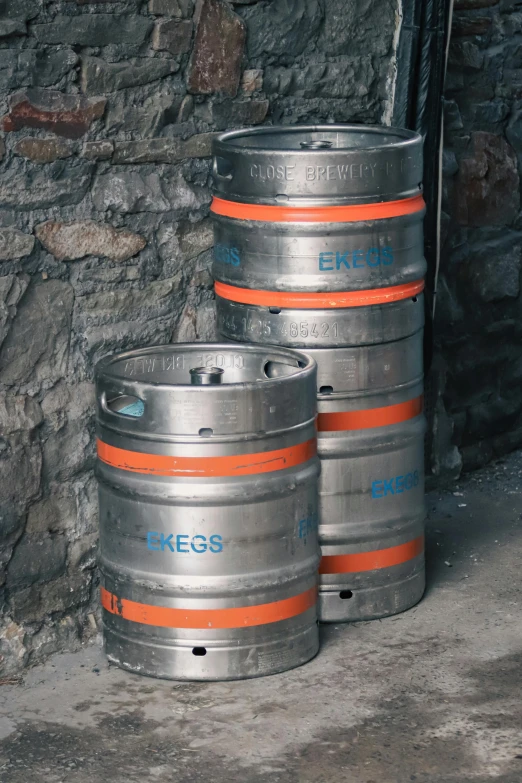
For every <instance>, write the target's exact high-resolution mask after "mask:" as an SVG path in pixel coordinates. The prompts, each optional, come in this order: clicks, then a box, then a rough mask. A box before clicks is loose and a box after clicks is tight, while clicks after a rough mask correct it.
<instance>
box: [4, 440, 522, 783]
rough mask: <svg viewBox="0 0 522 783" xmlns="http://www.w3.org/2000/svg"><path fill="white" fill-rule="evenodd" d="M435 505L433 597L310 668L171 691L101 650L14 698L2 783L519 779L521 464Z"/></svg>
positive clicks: (354, 636)
mask: <svg viewBox="0 0 522 783" xmlns="http://www.w3.org/2000/svg"><path fill="white" fill-rule="evenodd" d="M428 507H429V511H430V521H429V524H428V566H429V572H428V590H427V593H426V596H425V598H424V600H423V601H422V602H421V603H420V604H419V606H417V607H416V608H414V609H413V610H411V611H409V612H407V613H405V614H402V615H399V616H397V617H393V618H390V619H387V620H383V621H377V622H371V623H359V624H356V625H351V626H331V627H324V628H323V647H322V651H321V653H320V655H319V656H318V657H317V658H316V659H315V660H314V661H312V662H311V663H309V664H308V665H306V666H304V667H302V668H300V669H297V670H294V671H292V672H288V673H286V674H282V675H277V676H274V677H268V678H265V679H259V680H250V681H243V682H235V683H212V684H199V683H188V684H182V683H179V684H177V683H173V682H161V681H157V680H150V679H145V678H140V677H138V676H134V675H130V674H126V673H123V672H121V671H119V670H117V669H114V668H109V667H108V666H107V664H106V662H105V660H104V656H103V653H102V651H101V649H100V648H99V647H96V646H92V647H90V648H88V649H86V650H83V651H82V652H80V653H76V654H65V655H60V656H56V657H54V658H53V659H52V660H51V661H49V663H48V664H47V665H46V666H43V667H40V668H36V669H33V670H31V671H29V672H28V673H27V675H26V676H25V678H24V681H23V683H21V684H19V685H4V686H3V687H2V688H0V739H2V741H1V742H0V781H2V783H32V781H35V783H73V782H74V783H134V782H136V783H138V781H139V783H144V782H145V781H146V782H147V783H148V781H158V783H167V782H168V783H170V781H172V782H174V781H175V783H192V782H196V781H198V782H199V781H201V783H269V782H270V783H341V782H342V783H407V781H418V783H423V782H424V781H430V782H431V781H433V782H434V783H435V781H436V782H437V783H446V782H447V783H450V782H453V781H458V783H462V781H473V782H474V783H483V782H484V783H485V782H486V781H488V782H489V781H499V782H502V783H518V781H522V698H521V697H522V690H521V680H522V601H521V580H522V574H521V567H522V522H521V519H522V454H520V453H519V454H515V455H513V456H511V457H510V458H508V459H507V460H506V461H504V462H503V463H497V464H496V465H494V466H492V467H490V468H488V469H486V470H483V471H480V472H478V473H476V474H474V475H473V476H472V477H471V478H469V479H466V480H465V481H463V482H461V484H460V485H459V487H454V488H453V489H452V491H449V492H444V493H440V492H436V493H432V494H430V495H429V496H428Z"/></svg>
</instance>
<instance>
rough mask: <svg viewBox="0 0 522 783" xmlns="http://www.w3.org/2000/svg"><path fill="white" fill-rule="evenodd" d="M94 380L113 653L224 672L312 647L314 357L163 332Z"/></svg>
mask: <svg viewBox="0 0 522 783" xmlns="http://www.w3.org/2000/svg"><path fill="white" fill-rule="evenodd" d="M96 387H97V388H96V391H97V401H98V413H97V436H98V444H97V445H98V462H97V477H98V483H99V502H100V556H99V566H100V572H101V581H102V607H103V623H104V636H105V646H106V651H107V654H108V656H109V659H110V660H111V661H113V662H115V663H116V664H118V665H119V666H121V667H123V668H125V669H128V670H130V671H134V672H137V673H140V674H148V675H151V676H155V677H166V678H174V679H192V680H226V679H237V678H243V677H254V676H260V675H263V674H273V673H275V672H280V671H284V670H286V669H289V668H292V667H294V666H298V665H299V664H301V663H304V662H305V661H308V660H309V659H310V658H312V657H313V656H314V655H315V654H316V652H317V650H318V646H319V639H318V628H317V568H318V565H319V560H320V553H319V547H318V542H317V523H318V509H317V503H318V493H317V480H318V475H319V460H318V458H317V448H316V427H315V420H316V409H317V404H316V365H315V362H314V360H313V359H311V358H310V357H309V356H307V355H303V354H301V353H298V352H294V351H289V350H288V349H285V348H278V347H274V348H272V347H267V348H265V347H264V346H250V345H240V346H234V345H230V344H227V345H202V344H192V345H167V346H163V347H154V348H146V349H141V350H136V351H130V352H128V353H124V354H120V355H118V356H115V357H109V358H107V359H104V360H102V361H101V362H100V363H99V364H98V367H97V372H96Z"/></svg>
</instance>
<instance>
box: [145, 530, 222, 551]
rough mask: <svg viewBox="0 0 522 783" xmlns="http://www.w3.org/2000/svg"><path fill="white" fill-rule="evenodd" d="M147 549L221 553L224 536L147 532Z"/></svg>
mask: <svg viewBox="0 0 522 783" xmlns="http://www.w3.org/2000/svg"><path fill="white" fill-rule="evenodd" d="M147 549H150V550H151V551H152V552H177V553H179V554H190V553H191V552H192V553H193V554H195V555H202V554H203V553H204V552H211V553H212V554H215V555H217V554H219V553H220V552H222V551H223V536H220V535H217V534H214V535H212V536H209V537H208V538H207V537H206V536H202V535H199V534H198V535H195V536H190V535H188V534H184V533H178V534H177V535H175V534H174V533H170V534H169V535H165V533H156V532H153V531H151V532H149V533H147Z"/></svg>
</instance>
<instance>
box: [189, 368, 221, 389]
mask: <svg viewBox="0 0 522 783" xmlns="http://www.w3.org/2000/svg"><path fill="white" fill-rule="evenodd" d="M224 372H225V371H224V370H223V369H222V368H221V367H193V368H192V370H190V383H191V384H192V386H215V385H217V384H219V383H221V382H222V380H223V373H224Z"/></svg>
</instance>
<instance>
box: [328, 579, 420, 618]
mask: <svg viewBox="0 0 522 783" xmlns="http://www.w3.org/2000/svg"><path fill="white" fill-rule="evenodd" d="M425 589H426V573H425V567H424V564H423V566H422V568H421V569H420V570H416V571H415V573H414V574H412V575H411V576H409V577H407V578H406V579H402V580H401V581H400V582H396V583H395V584H391V585H390V584H388V585H379V586H378V587H373V588H368V587H363V588H360V589H358V588H357V587H356V586H355V585H354V584H353V583H351V584H346V585H343V589H342V590H339V589H337V590H330V589H325V587H324V586H323V587H320V588H319V601H318V614H319V622H320V623H321V624H330V623H357V622H362V621H368V620H379V619H383V618H386V617H393V616H395V615H397V614H402V612H406V611H407V610H408V609H411V608H412V607H414V606H416V605H417V604H418V603H419V601H421V599H422V598H423V596H424V592H425ZM342 592H346V593H351V594H352V595H351V596H350V597H348V596H347V597H346V599H343V598H340V593H342ZM403 593H406V595H402V594H403ZM359 596H360V597H361V600H360V601H358V600H357V599H358V597H359ZM352 597H353V598H355V599H356V600H355V602H352ZM383 603H384V606H383ZM386 603H387V606H386ZM358 604H359V606H358ZM361 604H362V606H361ZM379 606H380V607H381V608H379Z"/></svg>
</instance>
